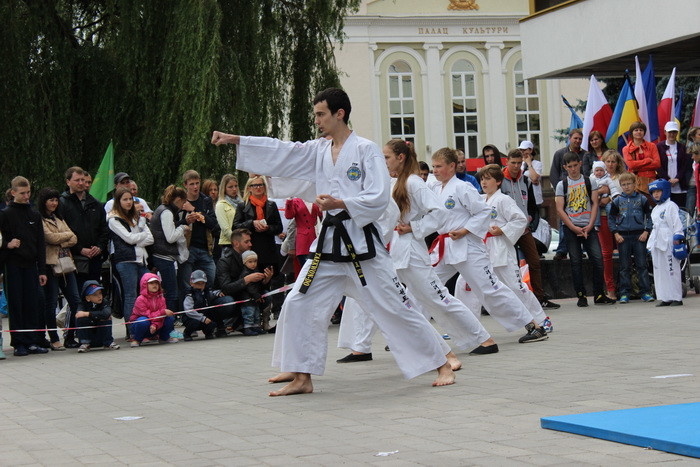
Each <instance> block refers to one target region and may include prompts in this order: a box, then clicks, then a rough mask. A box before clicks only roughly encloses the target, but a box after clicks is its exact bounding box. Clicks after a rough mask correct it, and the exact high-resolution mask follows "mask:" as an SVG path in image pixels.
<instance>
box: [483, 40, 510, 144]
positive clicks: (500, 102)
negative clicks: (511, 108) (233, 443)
mask: <svg viewBox="0 0 700 467" xmlns="http://www.w3.org/2000/svg"><path fill="white" fill-rule="evenodd" d="M484 47H485V48H486V51H487V59H488V76H484V78H485V80H486V78H488V82H487V86H485V90H486V92H485V97H486V113H485V115H486V141H484V140H483V137H482V141H481V146H482V147H483V146H484V145H486V144H495V145H496V147H498V148H499V149H501V151H505V150H506V144H507V143H508V118H507V117H508V113H507V112H508V106H507V105H506V79H505V70H503V69H502V67H501V50H502V49H503V42H487V43H486V44H484Z"/></svg>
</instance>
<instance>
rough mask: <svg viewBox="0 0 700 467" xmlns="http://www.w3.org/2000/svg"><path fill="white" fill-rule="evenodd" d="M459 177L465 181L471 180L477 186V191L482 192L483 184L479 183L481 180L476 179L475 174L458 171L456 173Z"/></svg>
mask: <svg viewBox="0 0 700 467" xmlns="http://www.w3.org/2000/svg"><path fill="white" fill-rule="evenodd" d="M455 175H456V176H457V178H458V179H460V180H462V181H463V182H469V183H471V184H472V185H474V188H476V191H478V192H479V193H482V191H481V185H480V184H479V181H478V180H477V179H476V177H475V176H473V175H469V174H468V173H467V172H463V173H457V174H455Z"/></svg>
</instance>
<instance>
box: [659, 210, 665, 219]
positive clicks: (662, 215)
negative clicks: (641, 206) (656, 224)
mask: <svg viewBox="0 0 700 467" xmlns="http://www.w3.org/2000/svg"><path fill="white" fill-rule="evenodd" d="M659 217H660V218H661V219H663V218H665V217H666V211H661V214H659Z"/></svg>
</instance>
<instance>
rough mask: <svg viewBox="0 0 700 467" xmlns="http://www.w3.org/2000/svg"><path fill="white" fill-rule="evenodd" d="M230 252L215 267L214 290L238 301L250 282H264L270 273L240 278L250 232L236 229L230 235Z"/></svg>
mask: <svg viewBox="0 0 700 467" xmlns="http://www.w3.org/2000/svg"><path fill="white" fill-rule="evenodd" d="M231 245H232V246H233V248H232V252H231V254H230V255H229V256H227V257H225V258H224V257H222V258H221V259H220V260H219V262H218V263H217V265H216V288H217V289H219V290H221V291H222V292H223V293H224V294H226V295H228V296H231V297H233V298H234V300H240V299H241V297H242V294H243V293H244V292H245V290H246V285H247V284H249V283H251V282H260V281H263V280H265V278H266V276H267V275H268V274H269V276H270V277H272V272H265V273H262V272H254V273H251V274H248V275H247V276H244V277H241V272H243V258H242V256H241V255H242V254H243V252H244V251H248V250H250V247H251V243H250V231H249V230H246V229H236V230H234V231H233V233H232V234H231Z"/></svg>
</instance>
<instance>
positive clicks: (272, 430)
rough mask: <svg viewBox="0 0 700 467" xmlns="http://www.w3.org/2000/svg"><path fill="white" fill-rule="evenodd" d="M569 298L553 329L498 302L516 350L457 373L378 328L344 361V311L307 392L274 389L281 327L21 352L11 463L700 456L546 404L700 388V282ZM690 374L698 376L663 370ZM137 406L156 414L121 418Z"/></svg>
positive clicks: (7, 447)
mask: <svg viewBox="0 0 700 467" xmlns="http://www.w3.org/2000/svg"><path fill="white" fill-rule="evenodd" d="M591 302H592V300H591ZM560 303H562V305H563V306H562V308H561V309H560V310H556V311H554V312H552V313H551V318H552V321H553V322H554V326H555V331H554V332H553V334H552V335H551V338H550V339H549V340H548V341H545V342H541V343H534V344H518V343H517V339H518V337H520V335H521V333H513V334H508V333H506V332H505V331H504V330H503V329H502V328H500V327H499V326H498V325H497V324H496V323H495V322H494V321H493V320H492V319H491V318H489V317H484V318H483V322H484V324H485V326H486V327H487V329H489V331H491V332H492V334H493V336H494V337H495V339H496V340H497V342H498V343H499V347H500V349H501V352H500V353H498V354H496V355H488V356H480V357H468V356H466V354H465V353H463V352H458V355H459V356H460V357H462V361H463V363H464V368H463V370H461V371H459V372H458V373H457V384H455V385H453V386H449V387H444V388H432V387H431V382H432V380H433V376H434V375H433V374H427V375H423V376H421V377H418V378H416V379H414V380H410V381H406V380H404V379H402V377H401V375H400V373H399V370H398V368H397V367H396V365H395V363H394V360H393V358H392V357H391V353H390V352H385V351H384V345H385V344H384V340H383V338H382V337H381V336H379V335H378V336H377V338H376V341H375V347H374V348H375V352H374V360H373V361H371V362H365V363H353V364H344V365H340V364H337V363H335V360H336V359H338V358H340V357H342V356H344V355H346V354H347V351H345V350H342V349H338V348H336V347H335V339H336V338H337V334H338V328H337V326H332V327H331V328H330V333H329V336H330V344H331V345H330V347H329V351H328V366H327V371H326V375H325V376H323V377H317V378H315V380H314V382H315V392H314V394H311V395H302V396H292V397H279V398H271V397H268V396H267V393H268V391H269V390H270V389H271V387H272V385H270V384H268V383H267V382H266V380H267V378H268V377H269V376H271V375H273V374H274V373H275V372H274V370H273V369H272V368H270V365H269V362H270V355H271V351H272V343H273V338H274V337H273V336H272V335H264V336H257V337H243V336H241V335H240V334H238V335H236V336H233V337H228V338H222V339H215V340H209V341H205V340H195V341H194V342H186V343H185V342H181V343H178V344H168V345H163V344H161V345H149V346H144V347H142V348H138V349H131V348H128V344H125V342H124V339H123V331H122V328H117V329H119V331H118V333H117V335H118V336H119V338H118V339H117V341H118V343H119V344H121V345H122V349H121V350H118V351H93V352H89V353H87V354H77V352H76V351H75V350H69V351H66V352H52V353H50V354H49V355H46V356H34V355H32V356H28V357H23V358H18V357H12V356H8V358H7V360H5V361H3V362H0V440H1V441H0V446H1V447H0V465H2V466H9V465H30V464H32V465H40V464H41V465H63V464H71V465H76V464H100V465H167V464H170V465H183V466H205V465H236V466H245V465H302V464H303V465H339V464H346V465H365V464H371V465H386V466H389V465H440V466H444V465H489V466H490V465H533V464H535V465H562V464H570V465H583V464H593V465H633V464H646V463H661V462H664V463H675V464H695V465H697V461H696V460H694V459H691V458H687V457H683V456H678V455H674V454H667V453H664V452H659V451H653V450H647V449H643V448H639V447H634V446H627V445H623V444H617V443H613V442H608V441H602V440H597V439H592V438H587V437H583V436H577V435H572V434H567V433H561V432H555V431H549V430H543V429H541V428H540V417H544V416H554V415H564V414H571V413H581V412H593V411H600V410H612V409H624V408H632V407H641V406H652V405H660V404H676V403H684V402H697V401H700V368H699V366H700V363H698V362H700V358H698V353H699V349H700V298H699V297H698V296H697V295H695V294H690V295H689V296H688V297H687V298H686V300H685V306H684V307H679V308H663V309H659V308H655V307H654V304H645V303H640V302H638V301H634V302H632V303H631V304H629V305H614V306H609V307H596V306H592V305H591V306H589V307H588V308H584V309H581V308H577V307H576V306H575V301H574V300H562V301H560ZM6 326H7V323H6V322H5V328H6ZM5 336H6V337H5V351H6V352H8V350H11V349H8V338H7V334H5ZM675 374H692V375H693V376H686V377H676V378H661V379H655V378H653V377H654V376H661V375H675ZM129 416H133V417H142V418H139V419H136V420H116V418H119V417H129ZM379 453H391V454H389V455H385V456H378V454H379Z"/></svg>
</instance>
